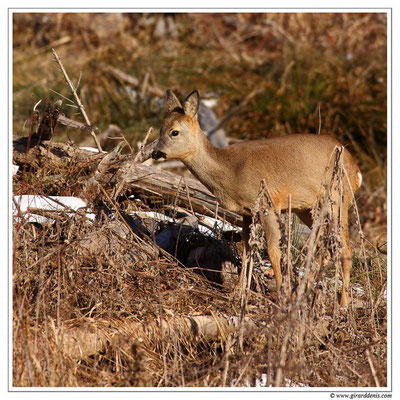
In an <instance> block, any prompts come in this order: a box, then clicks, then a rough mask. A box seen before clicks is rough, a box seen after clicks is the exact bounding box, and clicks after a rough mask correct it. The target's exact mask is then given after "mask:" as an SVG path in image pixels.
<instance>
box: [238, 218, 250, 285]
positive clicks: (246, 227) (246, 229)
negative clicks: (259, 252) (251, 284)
mask: <svg viewBox="0 0 400 400" xmlns="http://www.w3.org/2000/svg"><path fill="white" fill-rule="evenodd" d="M242 217H243V224H242V245H243V252H242V268H241V270H240V277H239V287H240V288H242V287H243V286H242V285H243V282H244V276H243V275H244V268H243V266H244V263H245V260H246V257H247V256H248V254H249V251H250V245H249V239H250V224H251V221H252V219H251V217H250V216H248V215H243V216H242Z"/></svg>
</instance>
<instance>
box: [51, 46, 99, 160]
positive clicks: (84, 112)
mask: <svg viewBox="0 0 400 400" xmlns="http://www.w3.org/2000/svg"><path fill="white" fill-rule="evenodd" d="M52 51H53V54H54V57H55V59H56V61H57V63H58V65H59V66H60V69H61V72H62V73H63V75H64V78H65V80H66V81H67V84H68V86H69V87H70V89H71V91H72V94H73V95H74V97H75V100H76V103H77V105H78V107H79V110H80V111H81V113H82V115H83V118H84V119H85V121H86V124H87V125H89V126H90V125H91V124H90V121H89V118H88V116H87V114H86V111H85V107H84V106H83V104H82V102H81V99H80V98H79V96H78V93H77V92H76V88H75V86H74V84H73V83H72V82H71V80H70V79H69V76H68V74H67V71H66V70H65V68H64V66H63V64H62V62H61V59H60V57H59V56H58V54H57V53H56V51H55V50H54V48H53V49H52ZM89 132H90V134H91V135H92V137H93V139H94V141H95V142H96V146H97V148H98V149H99V151H100V152H101V153H102V152H103V149H102V148H101V145H100V142H99V141H98V139H97V136H96V135H95V133H94V131H93V130H90V131H89Z"/></svg>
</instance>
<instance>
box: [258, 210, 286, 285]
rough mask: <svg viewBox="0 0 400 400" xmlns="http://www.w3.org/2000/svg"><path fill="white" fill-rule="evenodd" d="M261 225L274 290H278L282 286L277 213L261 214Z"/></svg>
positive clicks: (279, 233)
mask: <svg viewBox="0 0 400 400" xmlns="http://www.w3.org/2000/svg"><path fill="white" fill-rule="evenodd" d="M262 225H263V228H264V231H265V239H266V241H267V251H268V256H269V259H270V261H271V265H272V269H273V270H274V275H275V282H276V290H277V291H279V290H280V288H281V286H282V272H281V249H280V240H281V232H280V229H279V221H278V217H277V215H276V214H275V213H273V212H272V211H271V212H270V214H268V215H266V216H263V217H262Z"/></svg>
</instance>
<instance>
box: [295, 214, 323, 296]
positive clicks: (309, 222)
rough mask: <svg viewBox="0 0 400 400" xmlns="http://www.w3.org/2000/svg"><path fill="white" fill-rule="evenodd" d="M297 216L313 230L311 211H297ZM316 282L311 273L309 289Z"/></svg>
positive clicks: (308, 280)
mask: <svg viewBox="0 0 400 400" xmlns="http://www.w3.org/2000/svg"><path fill="white" fill-rule="evenodd" d="M296 215H297V216H298V217H299V218H300V220H301V221H302V222H303V223H304V224H305V225H307V226H308V228H310V229H312V226H313V218H312V214H311V210H309V209H306V210H301V211H296ZM318 263H319V265H321V264H322V256H321V255H319V257H318ZM314 280H315V276H314V275H313V274H312V273H310V275H309V276H308V279H307V289H309V288H310V287H311V285H312V283H313V282H314Z"/></svg>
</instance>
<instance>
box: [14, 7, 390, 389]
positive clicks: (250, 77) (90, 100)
mask: <svg viewBox="0 0 400 400" xmlns="http://www.w3.org/2000/svg"><path fill="white" fill-rule="evenodd" d="M162 19H164V22H165V23H166V28H165V29H166V30H165V32H164V34H163V36H161V37H159V36H157V35H158V34H157V29H156V28H157V25H159V24H160V22H159V21H161V20H162ZM107 21H108V22H109V23H107ZM385 23H386V21H385V16H384V15H380V14H335V15H333V14H324V15H316V14H269V15H262V14H240V15H235V14H221V15H215V16H210V15H206V14H176V15H140V14H130V15H120V14H115V15H111V14H110V15H107V14H106V15H100V14H94V15H88V14H78V15H76V14H18V15H17V14H15V15H14V25H13V34H14V36H13V38H14V49H13V52H14V74H15V75H14V81H13V82H14V123H15V126H16V132H15V133H18V134H22V135H27V134H28V133H29V123H25V120H26V119H27V118H28V116H29V115H30V114H31V109H32V106H33V105H34V104H35V103H36V102H37V101H38V99H40V98H48V97H50V96H54V97H57V96H56V95H55V94H54V93H53V92H51V93H50V92H49V91H48V90H47V88H51V89H53V90H55V91H57V92H60V93H62V94H63V95H64V96H69V92H68V89H67V88H66V86H65V83H64V82H63V79H62V77H61V74H60V72H59V71H58V70H57V68H56V65H55V63H53V62H52V60H51V59H52V57H51V55H50V49H51V47H55V48H56V49H57V52H58V53H59V54H61V55H62V56H63V62H64V64H65V65H66V67H67V69H68V72H69V75H70V76H71V77H74V78H73V81H74V83H76V82H77V81H78V78H79V76H80V72H81V71H82V72H83V76H82V78H81V82H80V85H79V94H80V97H81V100H82V102H83V104H84V105H85V107H86V108H87V111H88V114H89V115H90V119H91V121H92V122H93V123H95V124H96V125H98V126H99V127H100V129H101V130H104V129H105V128H106V127H107V126H108V124H110V123H116V124H118V125H119V126H120V127H121V128H122V129H123V131H124V134H125V136H126V137H127V138H128V140H129V141H130V142H131V143H134V142H136V141H137V140H138V139H139V138H140V135H141V134H139V132H145V131H147V129H148V127H149V126H151V125H154V126H158V124H159V121H160V120H161V117H162V116H161V114H160V110H159V109H158V108H157V104H156V103H155V102H153V101H152V98H154V96H143V97H142V98H139V99H138V100H136V101H133V100H132V98H131V97H130V96H129V95H128V94H127V91H126V90H121V88H122V87H125V89H126V88H127V86H129V85H127V83H126V82H121V81H117V80H116V79H115V77H114V78H113V77H112V76H110V74H108V73H106V72H104V71H103V70H101V69H100V68H99V65H100V63H101V62H103V63H107V64H109V65H111V66H114V67H118V68H119V69H120V70H122V71H125V72H126V73H129V74H131V75H134V76H136V77H137V78H138V80H139V82H143V80H144V77H145V75H146V71H149V77H148V80H149V82H150V84H151V85H152V87H158V88H167V87H172V88H179V89H181V90H182V92H187V91H188V90H187V89H189V90H190V89H192V88H193V87H199V89H200V90H203V91H206V90H207V91H208V90H213V91H215V92H217V93H219V99H220V102H219V105H218V110H217V111H218V113H219V114H220V115H221V116H222V115H224V114H226V113H227V112H228V111H229V109H230V108H231V107H232V106H233V105H235V104H237V103H238V102H240V101H241V99H243V97H245V96H246V95H247V94H248V93H250V92H251V91H252V90H253V89H254V88H258V89H259V88H261V92H260V93H259V94H257V95H255V96H254V98H253V100H252V101H250V102H249V103H248V104H247V105H246V106H245V107H244V108H242V109H241V110H240V112H239V113H238V114H237V115H235V116H234V117H233V118H231V119H230V120H229V121H228V122H227V123H226V126H225V128H226V129H227V130H229V132H230V135H232V136H236V137H243V136H245V135H244V133H243V132H246V136H247V137H249V138H256V137H260V136H266V135H267V134H268V133H269V132H270V131H272V132H271V134H272V135H277V134H280V133H290V132H295V131H296V132H297V131H314V132H317V131H318V129H319V120H318V105H321V113H322V121H323V123H322V132H328V131H330V132H333V133H334V134H335V135H336V136H337V137H338V138H340V139H341V140H342V141H344V142H346V143H350V147H351V151H352V153H353V154H354V155H355V157H356V158H357V160H358V162H359V164H360V166H361V169H362V171H363V176H364V186H363V189H362V191H360V195H359V197H358V198H357V204H358V210H359V215H358V214H357V213H356V212H355V211H354V212H353V214H354V215H353V218H352V219H353V224H352V226H353V228H354V230H353V232H352V240H353V243H354V254H353V274H352V288H353V289H352V292H351V305H350V307H349V310H348V311H344V310H342V309H340V308H339V306H338V302H337V296H338V292H339V289H340V284H341V271H340V268H339V263H338V254H339V253H340V248H341V244H340V242H338V240H337V237H338V235H337V229H340V226H339V227H338V226H335V224H334V223H333V221H330V217H329V215H330V214H329V210H316V211H315V212H316V213H320V217H321V224H319V225H318V226H316V227H315V229H318V230H319V231H318V232H317V231H314V233H313V232H312V234H311V240H308V241H307V242H305V241H304V239H303V238H302V237H301V235H299V234H297V233H296V231H297V226H298V222H296V221H294V222H292V221H288V220H286V221H283V225H282V233H283V235H282V237H283V240H282V247H283V253H284V254H285V257H284V260H283V266H284V281H285V284H284V287H283V290H282V292H281V293H280V294H277V293H276V292H274V291H273V290H269V289H268V288H269V287H270V286H271V282H270V280H269V279H268V278H266V277H265V276H264V274H263V269H262V268H261V267H262V263H265V259H264V258H265V257H264V254H265V249H264V248H263V244H262V243H259V245H258V246H256V245H255V246H253V249H254V252H253V256H252V258H251V259H249V260H248V263H249V265H250V264H251V263H252V265H253V270H254V280H253V283H252V284H250V285H249V286H248V289H249V290H245V291H242V292H240V291H238V290H236V289H235V288H233V287H232V286H231V283H228V284H226V285H222V286H221V284H220V281H218V282H217V283H216V282H215V276H216V275H218V273H216V274H214V275H210V274H208V275H207V274H205V273H198V272H201V271H199V269H198V268H193V266H191V268H185V266H184V264H185V262H186V260H187V247H185V246H187V245H188V243H189V245H190V246H192V247H196V246H197V247H200V246H203V247H204V246H209V247H212V248H222V247H223V246H225V244H226V242H224V243H222V241H221V240H219V239H215V238H208V237H204V235H200V234H199V233H198V232H194V233H188V234H187V235H182V236H180V235H178V240H177V242H176V243H175V245H174V246H173V248H174V251H172V252H171V254H167V253H165V252H161V253H160V251H159V249H157V248H156V247H155V246H154V244H153V241H152V239H151V238H149V237H145V236H143V235H140V234H138V233H137V232H133V231H132V229H130V228H129V227H128V225H127V224H126V223H125V222H124V221H122V220H121V218H120V217H121V215H120V214H118V213H115V209H114V208H113V207H112V205H111V204H110V202H109V198H108V197H107V188H106V190H105V191H100V192H99V193H97V194H96V196H94V197H93V193H90V192H88V191H87V186H86V182H87V180H88V178H89V177H91V176H92V173H93V170H94V169H95V167H96V163H95V162H92V163H89V164H85V165H82V163H79V162H78V161H77V160H75V161H74V162H71V163H69V164H68V165H65V168H62V169H58V170H51V169H50V168H49V166H48V165H46V164H45V163H44V164H43V165H41V166H40V167H39V168H36V169H29V168H27V169H26V170H23V169H22V170H21V171H20V172H19V173H18V174H17V175H16V176H15V177H14V178H13V194H14V195H19V194H25V193H30V194H43V195H75V196H78V197H81V198H84V199H86V200H87V201H88V203H90V204H91V205H93V207H94V210H95V211H96V213H97V215H98V219H97V220H96V221H95V222H94V223H93V222H91V221H88V219H87V218H86V216H85V215H84V214H83V213H72V214H71V213H70V212H69V213H67V212H59V213H58V214H54V213H53V214H51V215H50V214H46V216H47V217H50V218H51V222H49V223H48V224H44V225H40V226H39V225H37V224H32V223H29V222H27V221H26V220H24V219H20V218H18V217H14V220H13V255H12V261H13V298H12V302H13V385H14V386H27V387H34V386H67V387H76V386H89V387H94V386H108V387H120V386H124V387H137V386H153V387H156V386H187V387H199V386H206V387H214V386H225V385H226V386H232V385H235V386H246V385H250V386H254V385H255V383H256V380H257V379H261V376H262V374H266V375H267V384H268V385H275V386H301V387H303V386H309V387H343V386H348V387H374V386H386V385H387V384H388V381H387V362H388V354H387V340H386V338H387V307H386V292H385V289H386V255H385V254H383V253H382V252H381V251H380V250H379V248H380V249H381V250H382V248H381V247H379V248H378V247H377V244H378V245H380V244H381V243H380V240H381V239H380V238H381V237H382V234H383V235H384V234H385V232H386V213H387V210H386V148H385V146H386V125H385V124H386V75H385V74H386V47H385V46H386V25H385ZM168 27H169V28H168ZM158 29H161V28H158ZM372 51H373V52H374V58H371V57H370V54H371V52H372ZM71 79H72V78H71ZM140 88H143V85H142V86H141V85H139V89H140ZM130 89H132V88H130ZM135 89H136V90H138V87H136V88H135ZM145 92H146V90H144V93H145ZM74 112H75V110H74V109H73V108H71V114H70V116H71V117H73V118H74V119H77V118H79V116H77V115H75V114H74ZM58 132H59V133H58V135H59V136H57V138H56V139H57V140H60V141H65V140H66V138H67V137H70V138H72V139H73V140H75V141H77V142H79V141H80V140H81V137H80V136H78V135H77V134H76V132H75V131H74V130H72V129H70V128H69V129H59V130H58ZM80 135H81V133H80ZM114 145H115V144H114ZM337 176H339V177H340V176H341V172H340V168H339V169H337ZM338 181H340V179H339V178H338ZM327 195H328V198H327V202H326V204H329V193H328V194H327ZM137 198H138V200H140V201H137V202H136V203H135V205H134V207H136V208H138V209H143V210H152V209H154V208H153V207H154V205H153V204H151V202H149V201H148V200H147V199H144V198H140V196H137ZM128 203H130V204H129V205H127V204H128ZM131 203H132V202H129V200H128V199H127V197H126V196H125V195H123V194H121V196H120V198H119V199H117V204H118V206H120V207H121V208H122V209H129V208H131V207H132V204H131ZM161 208H162V207H161ZM157 210H158V211H162V209H161V210H160V205H159V204H158V205H157ZM354 210H356V209H355V208H354ZM322 221H323V222H322ZM358 221H360V222H358ZM143 223H144V224H145V223H146V221H143ZM296 224H297V225H296ZM361 227H362V230H363V234H362V233H361ZM164 228H165V227H164V226H163V225H157V226H156V227H154V225H152V229H150V226H149V229H150V231H152V232H153V234H157V233H158V232H159V231H161V230H162V229H164ZM253 228H254V230H253V240H255V241H257V240H258V238H259V237H260V232H259V229H258V227H257V226H256V225H255V226H254V227H253ZM140 236H141V237H140ZM361 238H364V240H361ZM289 239H290V240H289ZM228 245H229V248H230V251H231V253H230V254H234V255H235V254H240V249H238V248H237V245H236V243H234V242H230V243H228ZM218 246H219V247H218ZM224 248H225V247H224ZM332 249H333V250H332ZM328 253H333V257H331V258H330V259H328V258H327V257H325V256H324V255H327V254H328ZM319 255H322V259H323V263H322V264H320V263H318V262H317V260H318V258H319ZM308 271H311V272H313V273H314V274H315V275H316V276H317V279H316V284H315V285H311V286H310V287H307V285H306V276H307V274H308ZM196 272H197V273H196ZM236 273H237V271H235V275H234V282H236V281H237V280H238V276H237V275H236ZM205 276H208V278H209V280H207V279H206V277H205ZM210 279H214V281H210ZM218 283H219V284H218ZM360 288H361V289H362V291H360V290H359V289H360ZM241 295H242V296H243V295H246V298H245V299H243V298H241ZM244 300H245V301H244ZM185 316H212V317H213V318H214V319H215V320H218V318H224V317H226V316H237V317H240V318H244V317H246V318H249V319H250V320H251V321H252V322H253V323H254V324H255V328H254V329H251V330H242V329H238V330H236V331H235V332H234V333H232V332H230V333H229V332H228V331H226V330H224V329H221V330H220V332H219V333H218V334H217V335H215V336H214V337H213V338H209V337H208V338H206V337H203V336H199V335H195V334H191V335H186V334H185V333H184V329H183V328H182V326H180V325H179V324H177V321H178V320H180V319H181V318H184V317H185ZM162 321H168V324H169V325H168V326H170V327H171V328H170V329H169V330H167V329H163V328H162V326H164V325H163V324H162ZM141 332H144V334H141ZM71 337H72V338H73V340H74V341H76V342H77V343H78V344H79V346H81V348H82V353H79V354H78V355H77V353H76V351H75V352H73V351H72V350H71V348H72V347H71V346H70V347H69V346H68V345H67V344H68V343H69V342H68V340H69V338H71ZM74 343H75V342H74ZM79 346H78V347H79ZM73 348H74V349H75V350H76V346H75V347H73ZM84 349H86V351H83V350H84Z"/></svg>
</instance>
